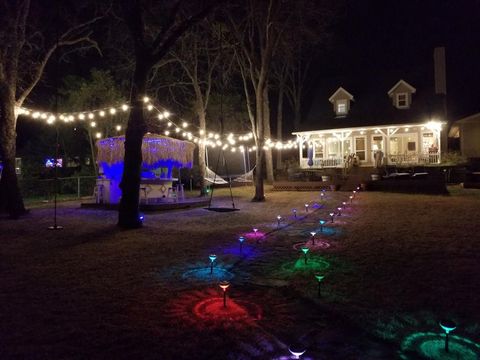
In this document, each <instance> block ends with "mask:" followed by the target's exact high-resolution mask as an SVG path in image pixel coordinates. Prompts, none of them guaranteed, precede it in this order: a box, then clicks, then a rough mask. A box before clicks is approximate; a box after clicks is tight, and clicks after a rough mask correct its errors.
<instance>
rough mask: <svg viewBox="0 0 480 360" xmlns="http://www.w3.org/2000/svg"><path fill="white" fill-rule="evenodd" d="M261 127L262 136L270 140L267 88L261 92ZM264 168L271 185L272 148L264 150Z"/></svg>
mask: <svg viewBox="0 0 480 360" xmlns="http://www.w3.org/2000/svg"><path fill="white" fill-rule="evenodd" d="M263 127H264V129H265V134H264V136H265V137H266V138H268V139H271V138H272V131H271V129H270V102H269V98H268V86H265V89H264V90H263ZM265 167H266V170H267V182H268V183H269V184H272V183H273V157H272V148H270V147H268V149H266V150H265Z"/></svg>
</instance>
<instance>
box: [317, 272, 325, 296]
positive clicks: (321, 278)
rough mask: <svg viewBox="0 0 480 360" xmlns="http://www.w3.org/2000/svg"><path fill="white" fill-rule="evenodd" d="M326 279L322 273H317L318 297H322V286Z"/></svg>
mask: <svg viewBox="0 0 480 360" xmlns="http://www.w3.org/2000/svg"><path fill="white" fill-rule="evenodd" d="M324 278H325V275H322V274H320V273H315V279H317V282H318V297H321V296H322V290H321V284H322V281H323V279H324Z"/></svg>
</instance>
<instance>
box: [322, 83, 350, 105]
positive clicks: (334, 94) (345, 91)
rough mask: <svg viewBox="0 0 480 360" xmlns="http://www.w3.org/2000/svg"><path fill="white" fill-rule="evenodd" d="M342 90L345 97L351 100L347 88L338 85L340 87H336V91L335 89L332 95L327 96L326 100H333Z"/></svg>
mask: <svg viewBox="0 0 480 360" xmlns="http://www.w3.org/2000/svg"><path fill="white" fill-rule="evenodd" d="M342 92H343V93H344V94H345V95H347V98H348V99H349V100H353V95H352V94H350V93H349V92H348V91H347V90H345V89H344V88H343V87H341V86H340V87H339V88H338V89H337V91H335V92H334V93H333V95H332V96H330V97H329V98H328V101H330V102H333V100H334V99H335V97H336V96H337V95H338V94H340V93H342Z"/></svg>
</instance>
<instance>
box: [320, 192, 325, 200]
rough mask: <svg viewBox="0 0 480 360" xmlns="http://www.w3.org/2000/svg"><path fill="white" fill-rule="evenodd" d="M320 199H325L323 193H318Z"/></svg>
mask: <svg viewBox="0 0 480 360" xmlns="http://www.w3.org/2000/svg"><path fill="white" fill-rule="evenodd" d="M320 199H322V200H323V199H325V193H323V192H321V193H320Z"/></svg>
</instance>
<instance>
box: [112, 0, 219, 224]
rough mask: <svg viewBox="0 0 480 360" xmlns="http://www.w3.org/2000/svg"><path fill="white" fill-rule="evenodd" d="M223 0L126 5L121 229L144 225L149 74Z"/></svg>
mask: <svg viewBox="0 0 480 360" xmlns="http://www.w3.org/2000/svg"><path fill="white" fill-rule="evenodd" d="M220 3H221V1H213V0H212V1H205V2H203V3H202V4H201V5H200V6H199V4H198V3H197V2H196V1H190V2H185V1H181V0H177V1H167V0H164V1H142V0H132V1H131V2H129V3H128V5H126V6H125V7H124V8H123V11H124V13H123V19H124V20H125V22H126V24H127V27H128V29H129V32H130V35H131V38H132V42H133V46H134V58H135V70H134V74H133V79H132V90H131V94H130V102H131V107H132V110H131V111H130V116H129V119H128V125H127V130H126V134H125V160H124V171H123V176H122V181H121V183H120V188H121V190H122V199H121V200H120V208H119V214H118V225H119V226H120V227H122V228H127V229H131V228H138V227H141V226H142V222H141V220H140V217H139V188H140V173H141V166H142V140H143V136H144V134H145V133H146V132H147V125H146V121H145V117H144V113H143V111H144V100H143V99H144V97H145V95H146V90H147V83H148V79H149V74H150V72H151V71H152V68H153V67H154V65H155V64H157V63H159V62H160V61H161V60H162V59H163V58H164V57H165V55H166V54H167V53H168V51H169V50H170V49H171V48H172V47H173V45H174V44H175V42H176V41H177V40H178V39H179V38H180V37H181V36H182V35H183V34H184V33H185V32H186V31H187V30H189V29H190V28H191V27H192V26H193V25H195V24H196V23H198V22H199V21H201V20H202V19H203V18H205V16H206V15H207V14H208V13H209V12H210V11H211V10H212V9H213V7H214V6H216V5H218V4H220Z"/></svg>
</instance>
